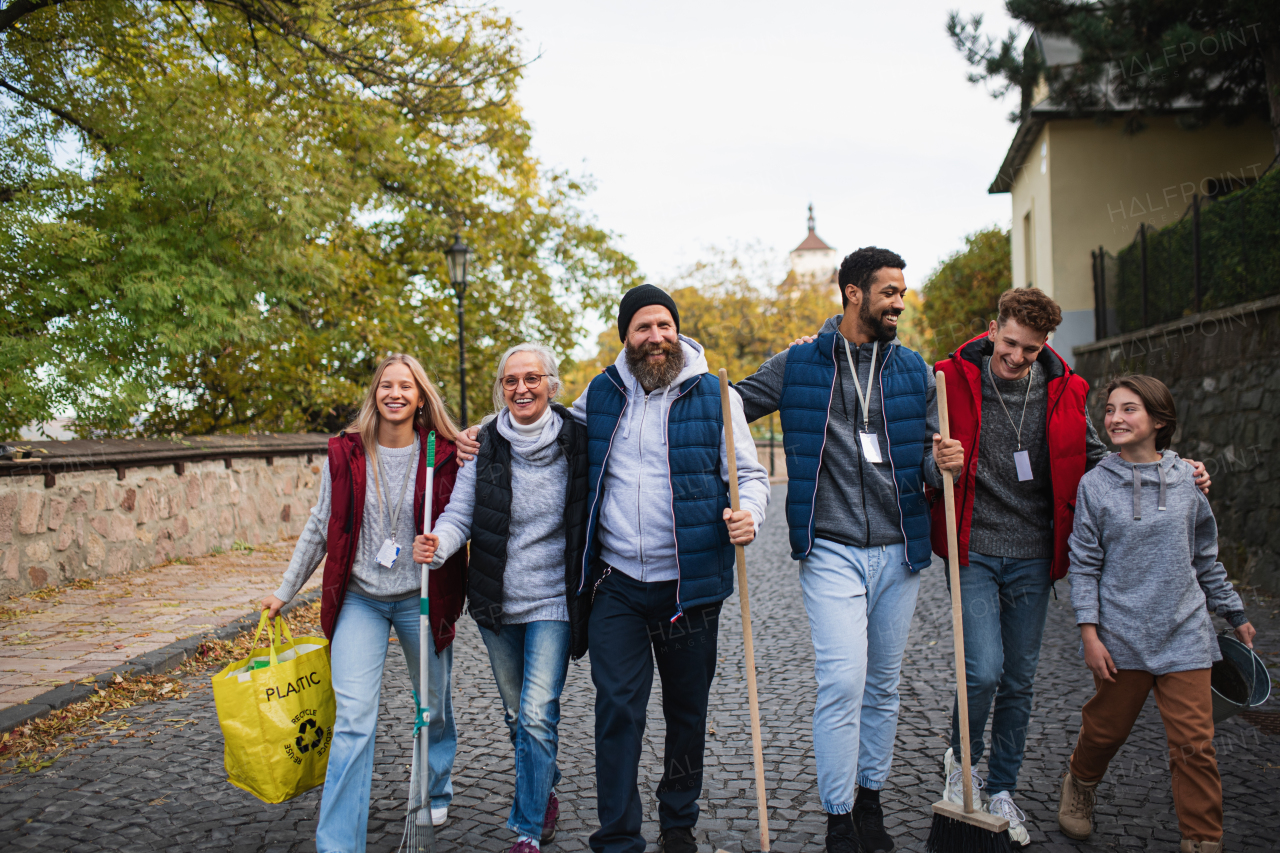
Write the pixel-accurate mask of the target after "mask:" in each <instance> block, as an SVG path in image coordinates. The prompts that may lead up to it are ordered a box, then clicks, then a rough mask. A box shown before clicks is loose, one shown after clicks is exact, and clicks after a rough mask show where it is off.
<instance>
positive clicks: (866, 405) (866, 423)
mask: <svg viewBox="0 0 1280 853" xmlns="http://www.w3.org/2000/svg"><path fill="white" fill-rule="evenodd" d="M840 340H842V341H844V357H845V358H847V359H848V360H849V372H850V373H852V374H853V387H854V388H856V389H858V403H859V404H860V405H861V406H862V431H863V432H871V427H870V422H871V392H872V391H873V390H874V389H875V387H876V356H877V355H878V354H879V353H880V342H879V341H876V342H875V343H874V344H872V345H871V373H870V374H868V375H867V396H866V397H865V398H864V397H863V396H862V383H861V382H859V381H858V368H856V367H854V366H853V353H851V352H850V351H849V341H848V339H847V338H845V337H844V335H841V336H840Z"/></svg>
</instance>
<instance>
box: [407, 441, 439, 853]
mask: <svg viewBox="0 0 1280 853" xmlns="http://www.w3.org/2000/svg"><path fill="white" fill-rule="evenodd" d="M426 459H427V489H426V493H425V494H424V495H423V504H424V505H425V508H424V509H423V512H422V530H423V532H424V533H430V532H431V503H432V501H431V498H432V493H433V491H432V484H433V482H434V480H435V461H436V434H435V431H434V430H433V431H432V432H431V433H430V434H428V435H427V457H426ZM430 571H431V567H430V566H429V565H426V564H423V566H422V587H421V592H420V593H419V598H418V689H419V691H420V692H421V694H422V695H421V699H420V698H419V695H418V693H417V692H415V693H414V694H413V706H414V716H413V766H412V770H411V772H410V774H409V810H408V815H407V816H406V817H405V825H404V838H405V841H406V842H407V843H408V849H409V853H435V850H436V828H435V826H434V825H433V824H432V823H431V780H430V775H431V771H430V765H429V764H428V763H427V738H428V737H430V730H431V710H430V708H429V707H428V700H427V684H428V683H429V682H428V681H427V674H428V665H429V661H430V660H431V645H432V643H431V605H430V602H429V600H428V598H427V579H428V575H429V574H430ZM403 848H404V844H403V843H402V844H401V849H403Z"/></svg>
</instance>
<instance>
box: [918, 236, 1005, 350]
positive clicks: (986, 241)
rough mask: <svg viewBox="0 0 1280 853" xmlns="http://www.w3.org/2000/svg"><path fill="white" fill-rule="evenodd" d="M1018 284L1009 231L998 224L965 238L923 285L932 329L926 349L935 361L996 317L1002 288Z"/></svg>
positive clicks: (981, 329) (925, 307)
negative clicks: (960, 247)
mask: <svg viewBox="0 0 1280 853" xmlns="http://www.w3.org/2000/svg"><path fill="white" fill-rule="evenodd" d="M1012 286H1013V266H1012V261H1011V249H1010V245H1009V232H1008V231H1004V230H1001V229H999V228H989V229H987V230H985V231H978V232H977V233H974V234H970V235H969V236H968V237H966V238H965V248H964V249H963V250H962V251H959V252H956V253H955V254H954V255H952V256H951V257H949V258H947V259H946V260H945V261H943V262H942V264H941V265H940V266H939V267H938V269H937V270H935V271H934V272H933V274H932V275H930V276H929V280H928V281H926V282H925V285H924V316H925V320H926V322H927V325H928V327H929V328H930V329H931V330H932V334H931V335H930V337H929V339H928V343H929V346H928V347H927V348H926V349H925V350H922V351H921V355H923V356H924V357H925V360H926V361H928V362H929V363H930V364H935V363H937V362H938V361H939V360H941V359H943V358H946V357H947V355H948V354H949V353H950V352H952V351H953V350H954V349H955V348H956V347H957V346H959V345H960V344H962V343H964V342H965V341H967V340H968V339H969V338H971V337H973V336H974V335H978V334H981V333H982V332H983V331H984V330H985V329H986V328H987V324H988V323H989V322H990V321H991V320H994V319H995V316H996V302H997V301H998V300H999V299H1000V294H1001V293H1004V292H1005V291H1006V290H1008V289H1009V288H1010V287H1012Z"/></svg>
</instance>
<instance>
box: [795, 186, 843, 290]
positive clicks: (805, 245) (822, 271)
mask: <svg viewBox="0 0 1280 853" xmlns="http://www.w3.org/2000/svg"><path fill="white" fill-rule="evenodd" d="M839 266H840V254H839V253H838V252H837V251H836V250H835V249H833V248H831V247H830V246H828V245H827V244H826V243H825V242H824V241H823V239H822V238H821V237H819V236H818V232H817V231H816V230H815V226H814V220H813V205H812V204H811V205H809V235H808V236H807V237H805V238H804V240H803V241H802V242H801V243H800V245H799V246H796V247H795V248H794V249H792V250H791V274H792V275H794V276H795V277H796V279H797V280H798V281H804V280H809V281H814V280H818V281H825V280H828V279H834V277H835V274H836V269H837V268H838V267H839Z"/></svg>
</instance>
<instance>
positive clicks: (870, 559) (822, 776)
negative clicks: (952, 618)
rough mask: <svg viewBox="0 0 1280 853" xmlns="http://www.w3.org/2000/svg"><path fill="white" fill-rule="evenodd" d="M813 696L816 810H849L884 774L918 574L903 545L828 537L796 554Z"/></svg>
mask: <svg viewBox="0 0 1280 853" xmlns="http://www.w3.org/2000/svg"><path fill="white" fill-rule="evenodd" d="M800 586H801V588H802V589H803V591H804V607H805V610H806V611H807V612H808V614H809V632H810V635H811V636H812V638H813V659H814V672H815V675H816V676H817V679H818V700H817V704H816V705H815V707H814V710H813V748H814V752H815V753H816V758H817V763H818V794H819V796H820V797H821V798H822V808H823V811H825V812H827V813H828V814H848V813H849V812H850V811H852V810H853V801H854V797H855V795H856V794H857V788H858V787H859V786H860V787H863V788H872V789H875V790H879V789H881V788H883V787H884V783H885V781H886V780H888V778H889V766H890V765H891V764H892V763H893V739H894V737H895V735H896V734H897V731H898V704H899V700H898V678H899V675H900V674H901V671H902V653H903V651H904V650H905V649H906V645H907V634H908V632H909V631H910V630H911V616H912V614H913V613H914V612H915V609H916V593H917V592H918V591H919V589H920V575H919V574H917V573H915V572H912V571H911V569H910V568H909V567H908V565H907V562H906V547H905V546H903V545H887V546H874V547H871V548H857V547H854V546H852V545H841V544H840V543H838V542H832V541H830V540H826V539H818V540H816V541H815V542H814V543H813V550H812V551H810V552H809V557H808V558H807V559H805V560H802V561H801V562H800Z"/></svg>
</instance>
